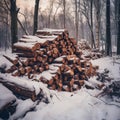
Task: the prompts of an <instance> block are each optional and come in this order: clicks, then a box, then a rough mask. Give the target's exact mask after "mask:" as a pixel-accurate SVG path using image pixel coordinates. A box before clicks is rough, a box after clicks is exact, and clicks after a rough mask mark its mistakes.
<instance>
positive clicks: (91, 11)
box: [90, 0, 96, 48]
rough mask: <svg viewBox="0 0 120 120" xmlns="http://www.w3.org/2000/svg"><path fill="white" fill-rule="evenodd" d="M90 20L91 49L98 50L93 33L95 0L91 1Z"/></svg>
mask: <svg viewBox="0 0 120 120" xmlns="http://www.w3.org/2000/svg"><path fill="white" fill-rule="evenodd" d="M90 20H91V47H92V48H93V47H94V48H96V46H95V40H94V33H93V0H91V1H90Z"/></svg>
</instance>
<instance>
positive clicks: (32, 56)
mask: <svg viewBox="0 0 120 120" xmlns="http://www.w3.org/2000/svg"><path fill="white" fill-rule="evenodd" d="M13 51H14V53H16V54H17V55H18V57H16V59H13V58H10V57H8V56H4V57H5V58H7V59H8V60H9V61H10V62H12V63H13V66H11V68H10V69H8V70H7V71H6V72H7V73H12V75H13V76H28V78H30V79H37V80H38V81H42V82H43V83H46V84H47V85H48V88H50V89H53V90H55V89H57V90H58V91H62V90H63V91H74V90H77V89H79V88H81V86H82V85H83V84H84V80H86V79H88V77H91V76H94V75H96V69H97V67H96V66H95V67H94V66H92V64H91V62H89V61H88V60H87V59H85V58H83V57H82V52H81V51H80V50H79V49H78V47H77V42H76V40H75V39H73V38H70V37H69V34H68V31H67V30H64V29H60V30H57V29H43V30H38V31H37V33H36V36H31V35H29V36H26V35H24V36H23V37H22V38H21V39H20V40H19V41H18V42H17V43H15V44H14V45H13ZM14 61H15V62H14Z"/></svg>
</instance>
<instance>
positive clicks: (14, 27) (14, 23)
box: [10, 0, 18, 47]
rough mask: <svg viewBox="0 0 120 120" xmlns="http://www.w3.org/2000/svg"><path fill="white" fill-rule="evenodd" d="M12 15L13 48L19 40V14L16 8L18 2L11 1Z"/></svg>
mask: <svg viewBox="0 0 120 120" xmlns="http://www.w3.org/2000/svg"><path fill="white" fill-rule="evenodd" d="M10 3H11V6H10V14H11V38H12V47H13V44H14V43H16V42H17V40H18V26H17V14H18V10H17V7H16V0H10Z"/></svg>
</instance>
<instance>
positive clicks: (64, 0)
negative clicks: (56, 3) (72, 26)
mask: <svg viewBox="0 0 120 120" xmlns="http://www.w3.org/2000/svg"><path fill="white" fill-rule="evenodd" d="M63 6H64V9H63V15H64V28H65V22H66V21H65V16H66V15H65V12H66V0H63Z"/></svg>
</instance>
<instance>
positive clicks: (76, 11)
mask: <svg viewBox="0 0 120 120" xmlns="http://www.w3.org/2000/svg"><path fill="white" fill-rule="evenodd" d="M75 26H76V31H75V32H76V40H77V42H78V6H77V0H75Z"/></svg>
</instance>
